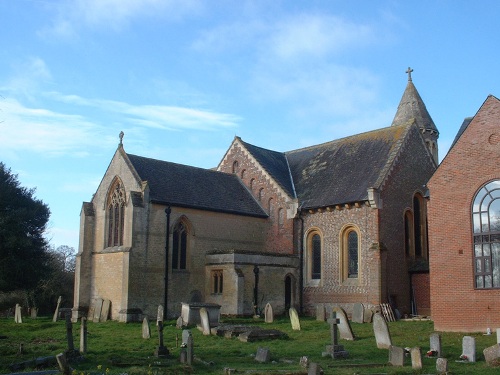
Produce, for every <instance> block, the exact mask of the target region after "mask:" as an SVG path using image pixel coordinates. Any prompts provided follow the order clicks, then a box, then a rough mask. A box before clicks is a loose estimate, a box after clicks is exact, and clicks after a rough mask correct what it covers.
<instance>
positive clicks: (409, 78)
mask: <svg viewBox="0 0 500 375" xmlns="http://www.w3.org/2000/svg"><path fill="white" fill-rule="evenodd" d="M411 72H413V69H412V68H410V67H408V70H407V71H406V72H405V73H407V74H408V81H411Z"/></svg>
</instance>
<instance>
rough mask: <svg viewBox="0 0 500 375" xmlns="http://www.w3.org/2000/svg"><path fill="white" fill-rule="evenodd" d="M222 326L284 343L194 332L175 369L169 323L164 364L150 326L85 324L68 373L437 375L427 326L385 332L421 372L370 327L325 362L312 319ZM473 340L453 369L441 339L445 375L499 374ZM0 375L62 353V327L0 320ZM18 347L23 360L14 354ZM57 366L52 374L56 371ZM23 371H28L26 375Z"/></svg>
mask: <svg viewBox="0 0 500 375" xmlns="http://www.w3.org/2000/svg"><path fill="white" fill-rule="evenodd" d="M223 322H224V323H231V324H249V325H260V326H265V328H274V329H279V330H281V331H284V332H285V333H287V334H288V339H281V340H273V341H261V342H255V343H244V342H240V341H239V340H238V339H236V338H233V339H226V338H222V337H216V336H203V335H202V334H201V332H200V331H198V330H197V329H196V328H192V329H191V331H192V334H193V339H194V354H195V356H196V357H197V359H200V361H198V360H196V361H195V363H194V364H193V366H192V367H189V366H185V365H182V364H180V363H179V360H178V358H179V352H180V348H178V347H176V337H179V341H180V338H181V337H182V331H181V330H178V329H176V328H175V321H167V322H166V324H165V329H164V334H165V346H166V347H167V348H168V350H169V351H170V357H169V358H167V359H158V358H156V357H154V356H153V353H154V350H155V347H156V346H157V343H158V334H157V332H156V331H155V329H156V326H155V325H154V323H151V330H152V336H153V337H152V338H151V339H148V340H145V339H143V338H142V334H141V332H142V331H141V324H140V323H128V324H124V323H117V322H106V323H92V322H89V323H88V353H87V354H86V355H85V358H84V359H83V360H81V361H79V362H72V363H71V366H72V368H74V369H75V371H74V374H77V375H81V374H84V375H87V374H99V373H107V374H128V375H132V374H223V373H224V371H223V369H224V368H226V367H228V368H233V369H237V370H238V373H244V371H246V370H254V371H252V372H251V374H306V373H307V371H306V370H305V369H303V368H301V367H300V365H299V359H300V357H301V356H308V357H309V360H310V361H312V362H317V363H319V364H320V365H321V366H322V367H323V369H324V370H325V374H341V375H342V374H380V373H386V374H429V373H436V367H435V364H436V360H435V359H433V358H426V357H425V353H426V351H427V350H428V349H429V335H430V334H431V333H432V332H433V324H432V322H429V321H422V322H391V323H389V329H390V332H391V336H392V342H393V345H397V346H401V347H415V346H419V347H421V348H422V353H423V364H424V368H423V369H422V370H420V371H413V370H412V368H411V360H410V359H409V358H408V359H407V362H406V363H405V366H404V367H392V366H390V365H388V364H387V362H388V351H387V350H382V349H377V347H376V344H375V338H374V335H373V330H372V326H371V324H356V323H352V329H353V331H354V334H355V335H356V340H355V341H345V340H341V344H342V345H344V347H345V349H346V350H347V351H348V352H349V358H348V359H336V360H334V359H331V358H326V357H325V358H323V357H322V355H321V353H322V352H323V351H324V350H325V345H327V344H329V340H330V333H329V326H328V324H327V323H323V322H318V321H316V320H314V319H312V318H302V319H301V325H302V330H301V331H293V330H292V329H291V325H290V322H289V320H288V319H284V318H281V319H277V320H275V322H274V323H272V324H265V323H264V322H263V320H254V319H231V320H229V319H224V320H223ZM79 330H80V324H79V323H78V324H74V325H73V333H74V342H75V347H78V346H79V339H80V337H79ZM471 335H472V336H474V337H475V338H476V347H477V362H476V363H458V362H456V360H458V359H459V356H460V354H461V351H462V337H463V336H464V334H459V333H442V334H441V336H442V345H443V348H442V349H443V354H444V357H446V358H447V359H448V367H449V371H450V373H451V374H472V373H475V374H498V373H499V372H500V368H499V367H496V368H495V367H491V366H489V365H487V364H486V362H485V361H484V357H483V355H482V351H483V349H484V348H486V347H488V346H491V345H494V344H495V343H496V335H495V334H494V335H491V336H486V335H482V334H477V333H476V334H471ZM0 336H7V338H6V339H0V373H1V374H7V373H9V372H11V371H10V369H9V366H10V365H11V364H13V363H19V362H23V361H28V360H32V359H35V358H37V357H42V356H54V355H56V354H58V353H60V352H63V351H64V350H66V349H67V340H66V327H65V322H64V321H58V322H57V323H53V322H52V319H51V318H38V319H36V320H32V319H30V318H24V323H22V324H16V323H14V319H13V318H10V319H5V318H0ZM20 344H23V354H18V351H19V346H20ZM179 345H180V342H179ZM259 346H262V347H268V348H269V349H270V352H271V361H272V362H271V363H258V362H256V361H255V359H254V356H255V353H256V352H257V348H258V347H259ZM54 368H56V367H52V369H54ZM26 371H27V370H26Z"/></svg>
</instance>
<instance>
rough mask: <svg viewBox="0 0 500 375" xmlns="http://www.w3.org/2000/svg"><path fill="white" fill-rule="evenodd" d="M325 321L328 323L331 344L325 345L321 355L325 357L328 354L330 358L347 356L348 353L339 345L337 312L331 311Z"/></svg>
mask: <svg viewBox="0 0 500 375" xmlns="http://www.w3.org/2000/svg"><path fill="white" fill-rule="evenodd" d="M327 322H328V323H329V324H330V336H331V340H332V344H331V345H327V346H326V351H325V352H324V353H323V356H324V357H326V356H328V355H330V356H331V357H332V358H345V357H347V356H348V355H349V353H348V352H347V351H345V350H344V347H343V346H342V345H339V337H338V336H339V333H338V327H337V325H338V324H339V323H340V320H339V319H337V313H336V312H335V311H333V312H332V317H331V318H330V319H328V320H327Z"/></svg>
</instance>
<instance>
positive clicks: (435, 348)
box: [429, 332, 441, 357]
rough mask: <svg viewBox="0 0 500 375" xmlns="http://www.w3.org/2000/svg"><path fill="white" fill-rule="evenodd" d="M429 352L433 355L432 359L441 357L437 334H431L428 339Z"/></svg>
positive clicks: (439, 338) (439, 337)
mask: <svg viewBox="0 0 500 375" xmlns="http://www.w3.org/2000/svg"><path fill="white" fill-rule="evenodd" d="M429 350H430V351H431V352H433V353H436V354H435V355H432V356H433V357H441V335H440V334H439V333H437V332H434V333H431V335H430V337H429Z"/></svg>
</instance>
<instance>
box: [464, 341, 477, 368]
mask: <svg viewBox="0 0 500 375" xmlns="http://www.w3.org/2000/svg"><path fill="white" fill-rule="evenodd" d="M462 356H464V359H466V360H467V361H469V362H476V338H475V337H472V336H464V337H463V339H462Z"/></svg>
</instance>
